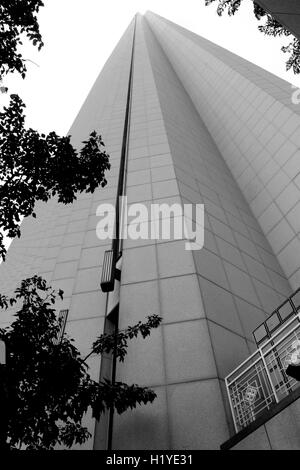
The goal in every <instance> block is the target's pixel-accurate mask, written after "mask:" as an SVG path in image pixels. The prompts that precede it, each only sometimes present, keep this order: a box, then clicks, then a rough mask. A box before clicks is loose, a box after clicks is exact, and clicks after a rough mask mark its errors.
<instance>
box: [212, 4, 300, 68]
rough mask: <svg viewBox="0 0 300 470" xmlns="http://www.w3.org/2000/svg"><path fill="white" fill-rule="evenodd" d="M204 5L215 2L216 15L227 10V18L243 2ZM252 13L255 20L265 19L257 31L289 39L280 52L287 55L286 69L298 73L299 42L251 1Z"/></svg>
mask: <svg viewBox="0 0 300 470" xmlns="http://www.w3.org/2000/svg"><path fill="white" fill-rule="evenodd" d="M204 1H205V5H206V6H207V5H210V4H211V3H213V2H215V1H217V2H218V7H217V13H218V15H219V16H222V14H223V13H224V11H226V10H227V13H228V15H229V16H232V15H234V14H235V13H236V12H237V11H238V10H239V8H240V6H241V3H242V1H243V0H204ZM253 13H254V15H255V18H256V19H257V20H261V19H262V18H264V19H265V24H263V25H259V26H258V29H259V31H261V32H262V33H264V34H265V35H267V36H274V37H278V36H286V37H291V41H290V43H289V44H288V45H287V46H283V47H282V48H281V50H282V51H283V52H284V53H288V54H290V55H289V58H288V60H287V62H286V69H287V70H290V69H292V70H293V72H294V74H299V73H300V40H299V39H298V38H295V37H294V36H293V35H292V34H291V32H290V31H288V30H287V29H286V28H284V27H283V26H282V25H281V24H280V23H279V22H278V21H277V20H276V19H275V18H273V16H271V15H270V14H269V13H267V12H266V11H265V10H264V9H263V8H262V7H261V6H260V5H258V3H256V2H255V1H253Z"/></svg>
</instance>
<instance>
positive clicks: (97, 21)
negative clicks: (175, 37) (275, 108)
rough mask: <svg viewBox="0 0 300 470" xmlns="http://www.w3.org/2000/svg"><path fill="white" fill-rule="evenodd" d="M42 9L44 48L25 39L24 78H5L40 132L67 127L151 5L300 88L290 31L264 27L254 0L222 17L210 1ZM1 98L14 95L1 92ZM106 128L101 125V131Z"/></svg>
mask: <svg viewBox="0 0 300 470" xmlns="http://www.w3.org/2000/svg"><path fill="white" fill-rule="evenodd" d="M44 1H45V5H46V6H45V7H44V8H42V9H41V11H40V14H39V23H40V27H41V33H42V35H43V39H44V42H45V47H44V48H43V49H42V51H41V52H38V51H37V50H36V49H35V48H34V47H32V46H28V45H26V46H24V49H23V51H24V57H25V58H28V59H30V60H32V61H34V62H36V63H37V64H38V65H39V66H36V65H34V64H33V63H31V62H28V74H27V77H26V79H25V80H22V79H21V78H18V77H17V76H13V77H9V78H8V79H7V80H6V82H5V84H6V85H8V86H9V87H10V90H9V91H10V93H12V92H17V93H18V94H19V95H20V96H21V97H22V99H23V100H24V101H25V103H26V105H27V109H26V115H27V125H28V126H31V127H34V128H36V129H38V130H39V131H41V132H49V131H51V130H55V131H56V132H58V133H59V134H65V133H67V132H68V130H69V128H70V127H71V124H72V122H73V120H74V119H75V117H76V114H77V113H78V111H79V109H80V107H81V105H82V103H83V101H84V99H85V98H86V96H87V94H88V92H89V90H90V88H91V86H92V85H93V83H94V81H95V79H96V78H97V75H98V74H99V72H100V70H101V68H102V66H103V65H104V63H105V61H106V59H107V58H108V57H109V55H110V53H111V52H112V50H113V48H114V47H115V45H116V44H117V42H118V40H119V39H120V37H121V35H122V34H123V32H124V30H125V29H126V27H127V26H128V24H129V22H130V21H131V19H132V17H133V16H134V14H135V13H136V12H137V11H139V12H140V13H145V11H147V10H152V11H154V12H155V13H158V14H160V15H162V16H165V17H166V18H168V19H170V20H171V21H174V22H175V23H178V24H180V25H181V26H184V27H186V28H188V29H190V30H192V31H194V32H195V33H197V34H199V35H201V36H203V37H205V38H207V39H210V40H212V41H214V42H216V43H217V44H220V45H221V46H223V47H225V48H227V49H229V50H231V51H233V52H235V53H237V54H238V55H241V56H242V57H244V58H246V59H248V60H250V61H252V62H254V63H256V64H258V65H260V66H262V67H264V68H265V69H267V70H269V71H270V72H273V73H274V74H276V75H278V76H280V77H281V78H284V79H285V80H287V81H289V82H291V83H294V84H295V85H297V86H298V87H299V88H300V77H299V76H298V77H296V76H295V75H294V74H293V73H292V72H289V73H287V72H286V71H285V56H286V54H283V53H282V52H281V51H280V47H281V45H282V44H286V43H287V42H288V40H287V38H278V39H274V38H268V37H265V36H264V35H263V34H262V33H260V32H258V30H257V26H258V24H259V23H258V22H257V21H256V19H255V17H254V16H253V14H252V2H251V0H244V2H243V4H242V7H241V10H240V12H238V13H237V14H236V15H235V16H234V17H230V18H229V17H228V16H227V14H226V15H225V14H224V16H223V17H222V18H219V17H218V15H217V14H216V4H212V5H210V6H209V7H205V6H204V0H107V1H101V0H44ZM0 100H1V102H2V103H1V102H0V104H2V105H3V104H5V103H7V102H8V96H5V95H0ZM100 131H101V130H100Z"/></svg>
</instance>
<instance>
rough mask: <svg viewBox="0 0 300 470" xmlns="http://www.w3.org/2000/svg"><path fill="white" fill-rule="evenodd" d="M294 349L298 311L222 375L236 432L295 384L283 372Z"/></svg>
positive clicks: (299, 342) (298, 342)
mask: <svg viewBox="0 0 300 470" xmlns="http://www.w3.org/2000/svg"><path fill="white" fill-rule="evenodd" d="M297 348H299V350H298V351H297ZM298 352H299V353H300V312H299V313H297V314H294V315H293V316H292V317H291V318H290V319H289V320H287V321H286V322H285V323H284V324H283V325H282V326H281V328H279V329H278V330H277V332H276V333H275V334H273V335H272V337H271V338H270V339H268V340H267V341H266V342H264V344H263V345H261V346H260V347H259V348H258V349H257V351H256V352H255V353H254V354H252V355H251V356H250V357H248V359H246V360H245V361H244V362H243V363H242V364H241V365H240V366H239V367H237V368H236V369H235V370H234V371H233V372H231V373H230V374H229V375H228V376H227V377H226V378H225V383H226V387H227V393H228V398H229V403H230V407H231V412H232V417H233V421H234V426H235V430H236V432H238V431H240V430H241V429H243V428H245V427H246V426H248V425H249V424H250V423H251V422H253V421H254V420H255V419H256V418H257V417H258V416H259V415H261V413H263V412H264V411H266V410H268V409H270V408H271V407H272V406H273V405H274V404H275V403H279V402H280V401H281V400H282V399H283V398H285V397H286V396H287V395H288V394H289V393H291V392H292V391H293V390H295V388H297V387H298V386H299V382H298V381H296V380H295V379H293V378H292V377H289V376H288V375H287V374H286V368H287V366H288V363H289V360H290V359H291V357H292V356H291V355H292V354H294V355H295V354H296V355H297V353H298Z"/></svg>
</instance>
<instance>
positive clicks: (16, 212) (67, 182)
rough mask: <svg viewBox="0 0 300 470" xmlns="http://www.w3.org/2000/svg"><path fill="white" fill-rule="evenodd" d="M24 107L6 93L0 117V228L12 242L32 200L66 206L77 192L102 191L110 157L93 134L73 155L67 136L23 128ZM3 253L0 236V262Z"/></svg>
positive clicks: (3, 255)
mask: <svg viewBox="0 0 300 470" xmlns="http://www.w3.org/2000/svg"><path fill="white" fill-rule="evenodd" d="M24 108H25V105H24V103H23V102H22V100H21V99H20V98H19V96H18V95H11V101H10V104H9V106H8V107H7V108H4V111H3V112H2V113H0V180H1V183H0V227H1V228H2V230H4V231H5V233H6V235H7V236H8V237H11V238H13V237H15V236H18V237H20V234H21V229H20V220H21V217H28V216H29V215H32V216H33V217H35V216H36V215H35V212H34V205H35V203H36V201H44V202H47V201H48V200H49V199H50V198H51V197H54V196H56V197H57V200H58V202H62V203H64V204H68V203H71V202H73V201H74V200H75V199H76V193H77V192H82V191H86V192H91V193H92V192H94V191H95V189H96V188H97V187H98V186H102V187H104V186H105V185H106V184H107V181H106V178H105V171H107V170H109V169H110V164H109V155H108V154H107V153H106V151H105V150H104V143H103V141H102V139H101V136H100V135H98V134H97V133H96V132H95V131H93V132H92V133H91V134H90V136H89V139H88V140H87V141H84V142H83V144H84V145H83V147H82V149H81V150H80V152H79V154H78V152H77V151H76V150H75V149H74V147H73V146H72V144H71V142H70V138H71V137H70V136H66V137H60V136H58V135H57V134H56V133H55V132H50V133H49V134H48V135H45V134H39V133H38V132H37V131H35V130H33V129H26V128H25V126H24V121H25V116H24ZM5 254H6V248H5V245H4V237H3V233H0V258H1V257H2V259H3V260H4V259H5Z"/></svg>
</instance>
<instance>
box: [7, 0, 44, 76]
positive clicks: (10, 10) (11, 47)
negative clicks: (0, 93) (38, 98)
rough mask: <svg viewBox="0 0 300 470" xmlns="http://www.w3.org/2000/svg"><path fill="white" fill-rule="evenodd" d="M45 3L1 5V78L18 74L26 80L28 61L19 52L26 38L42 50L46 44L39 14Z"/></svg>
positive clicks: (20, 0)
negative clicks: (40, 27) (10, 74)
mask: <svg viewBox="0 0 300 470" xmlns="http://www.w3.org/2000/svg"><path fill="white" fill-rule="evenodd" d="M43 6H44V3H43V2H42V1H40V0H3V1H2V2H1V4H0V57H1V63H0V77H3V76H4V75H6V74H7V73H9V72H18V73H20V74H21V75H22V77H23V78H25V75H26V59H24V58H23V57H22V54H21V53H20V52H19V50H18V49H19V47H20V46H22V44H23V37H24V36H26V37H27V38H28V39H29V40H30V41H31V42H32V44H33V45H34V46H37V47H38V49H39V50H40V49H41V48H42V47H43V45H44V43H43V41H42V36H41V33H40V30H39V24H38V21H37V16H36V15H37V13H38V11H39V9H40V8H41V7H43Z"/></svg>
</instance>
